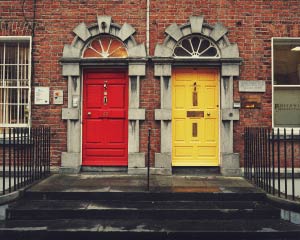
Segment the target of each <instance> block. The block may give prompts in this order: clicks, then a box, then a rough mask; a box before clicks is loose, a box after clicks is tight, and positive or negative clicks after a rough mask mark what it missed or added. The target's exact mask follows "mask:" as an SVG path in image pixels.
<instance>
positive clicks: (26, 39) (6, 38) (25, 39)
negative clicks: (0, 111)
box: [0, 36, 32, 128]
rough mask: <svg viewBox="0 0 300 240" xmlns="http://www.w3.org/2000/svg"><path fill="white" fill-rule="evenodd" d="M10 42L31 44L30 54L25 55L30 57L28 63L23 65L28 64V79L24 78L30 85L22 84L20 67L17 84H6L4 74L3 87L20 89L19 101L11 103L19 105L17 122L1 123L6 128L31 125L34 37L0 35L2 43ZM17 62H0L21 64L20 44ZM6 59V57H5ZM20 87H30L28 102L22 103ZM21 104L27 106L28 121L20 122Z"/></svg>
mask: <svg viewBox="0 0 300 240" xmlns="http://www.w3.org/2000/svg"><path fill="white" fill-rule="evenodd" d="M9 42H17V43H22V42H26V43H28V44H29V48H28V56H27V54H26V56H25V60H26V59H27V58H26V57H28V63H24V64H22V66H26V67H27V68H28V69H27V71H28V72H27V74H26V75H27V76H28V78H27V79H24V80H28V86H27V87H26V86H20V79H19V68H18V70H17V79H15V80H16V81H17V86H9V87H8V86H4V85H3V84H4V75H3V79H1V80H2V83H3V84H2V86H1V88H2V89H18V94H17V103H16V104H14V103H12V104H11V105H17V107H18V111H17V121H18V122H17V123H4V124H1V123H0V126H1V127H4V128H8V127H28V128H30V127H31V77H32V76H31V67H32V58H31V54H32V37H31V36H0V43H9ZM17 54H18V56H17V58H18V59H17V64H5V62H4V64H0V65H1V66H19V65H20V64H19V45H18V51H17ZM4 60H5V59H4ZM20 89H28V92H27V94H28V95H27V103H22V102H21V92H20V91H19V90H20ZM19 106H24V107H25V106H27V109H28V120H27V123H19V121H20V111H19Z"/></svg>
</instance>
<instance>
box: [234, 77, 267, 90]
mask: <svg viewBox="0 0 300 240" xmlns="http://www.w3.org/2000/svg"><path fill="white" fill-rule="evenodd" d="M265 91H266V82H265V81H262V80H249V81H244V80H240V81H239V92H265Z"/></svg>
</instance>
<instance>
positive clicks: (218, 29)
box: [210, 23, 228, 42]
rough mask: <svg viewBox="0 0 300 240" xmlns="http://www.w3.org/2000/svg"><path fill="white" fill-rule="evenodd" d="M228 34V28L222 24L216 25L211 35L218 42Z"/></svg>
mask: <svg viewBox="0 0 300 240" xmlns="http://www.w3.org/2000/svg"><path fill="white" fill-rule="evenodd" d="M227 32H228V30H227V28H225V27H224V26H223V25H222V24H221V23H216V25H215V26H214V28H213V30H212V32H211V33H210V37H211V38H212V39H213V40H215V41H216V42H217V41H219V40H220V38H222V37H223V36H224V35H225V34H226V33H227Z"/></svg>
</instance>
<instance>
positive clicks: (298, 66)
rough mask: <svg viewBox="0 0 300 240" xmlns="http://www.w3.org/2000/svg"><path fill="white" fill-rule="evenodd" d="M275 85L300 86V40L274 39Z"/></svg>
mask: <svg viewBox="0 0 300 240" xmlns="http://www.w3.org/2000/svg"><path fill="white" fill-rule="evenodd" d="M273 57H274V59H273V64H274V67H273V71H274V85H299V84H300V40H298V39H274V41H273Z"/></svg>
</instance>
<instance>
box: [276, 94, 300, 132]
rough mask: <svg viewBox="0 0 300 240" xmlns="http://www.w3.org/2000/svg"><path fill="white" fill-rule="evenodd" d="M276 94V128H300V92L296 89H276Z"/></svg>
mask: <svg viewBox="0 0 300 240" xmlns="http://www.w3.org/2000/svg"><path fill="white" fill-rule="evenodd" d="M275 93H276V94H274V125H275V127H299V126H300V90H299V89H297V88H295V89H293V88H287V89H285V88H284V89H276V88H275Z"/></svg>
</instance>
